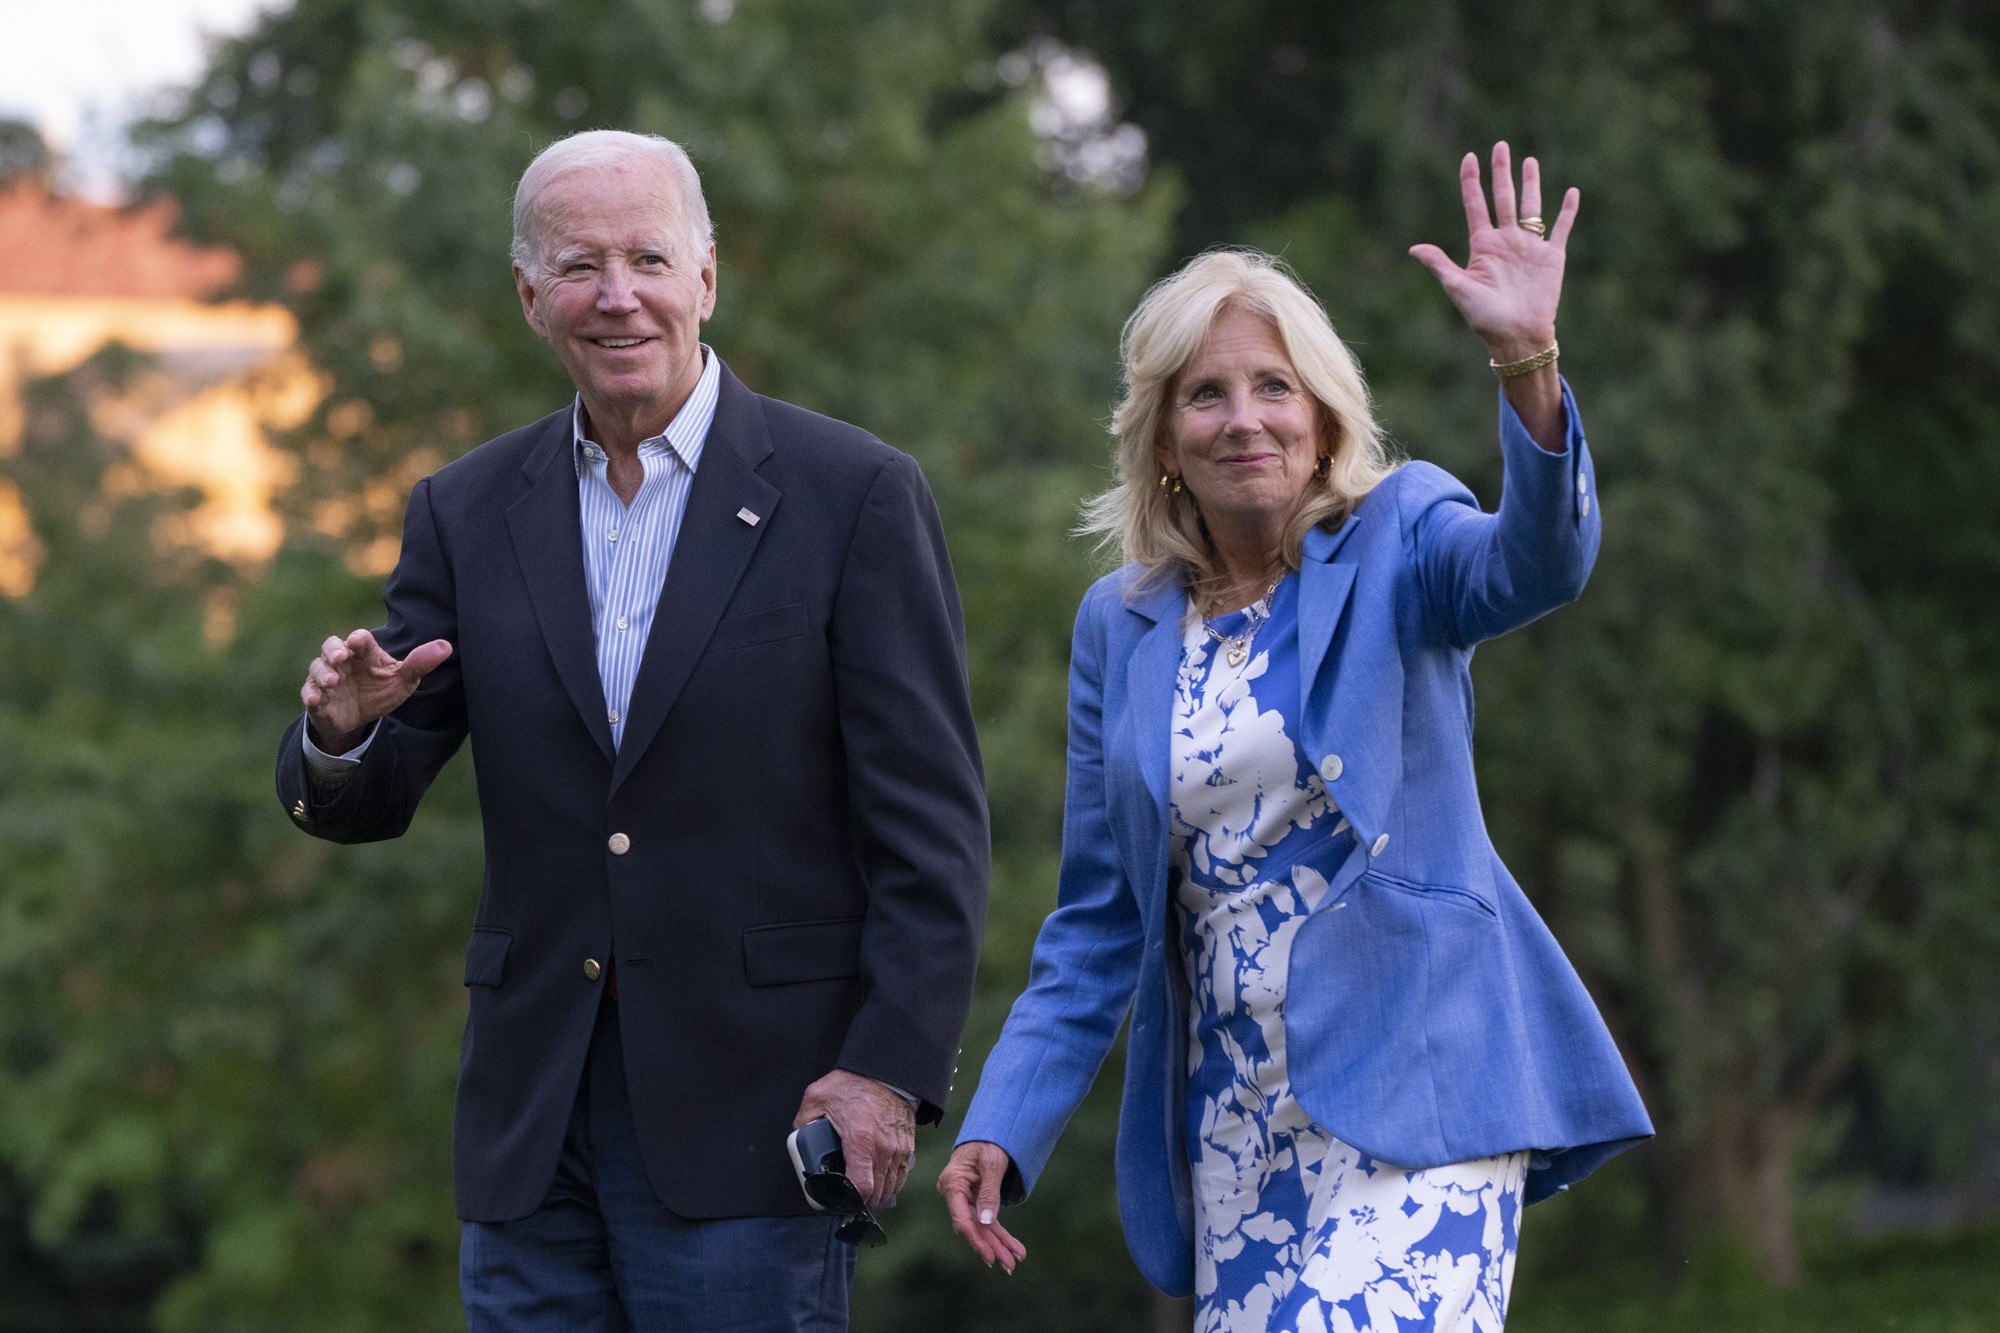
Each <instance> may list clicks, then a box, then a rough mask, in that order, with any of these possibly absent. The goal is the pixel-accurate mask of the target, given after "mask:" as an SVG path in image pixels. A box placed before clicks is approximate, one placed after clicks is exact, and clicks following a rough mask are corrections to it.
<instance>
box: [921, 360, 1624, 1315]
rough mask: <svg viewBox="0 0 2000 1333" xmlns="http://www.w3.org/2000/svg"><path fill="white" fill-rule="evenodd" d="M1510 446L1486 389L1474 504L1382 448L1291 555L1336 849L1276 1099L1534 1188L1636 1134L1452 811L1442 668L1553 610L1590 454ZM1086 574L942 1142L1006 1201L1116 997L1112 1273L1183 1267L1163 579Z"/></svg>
mask: <svg viewBox="0 0 2000 1333" xmlns="http://www.w3.org/2000/svg"><path fill="white" fill-rule="evenodd" d="M1564 398H1565V403H1566V406H1567V407H1568V409H1569V421H1570V434H1569V439H1568V442H1567V448H1566V449H1565V451H1564V452H1563V453H1561V454H1551V453H1548V452H1546V451H1544V450H1542V449H1540V448H1538V447H1537V446H1536V445H1535V443H1534V441H1533V440H1532V439H1531V438H1530V437H1529V435H1528V434H1527V432H1526V430H1525V429H1523V428H1522V426H1521V424H1520V419H1519V418H1518V417H1517V416H1515V414H1514V412H1513V410H1512V408H1511V407H1509V406H1508V405H1507V404H1506V401H1505V399H1504V398H1503V399H1502V400H1501V414H1502V428H1501V437H1500V439H1501V451H1502V455H1503V458H1504V462H1505V468H1506V482H1505V487H1504V492H1503V494H1502V498H1501V502H1500V508H1499V511H1498V513H1497V514H1485V513H1482V512H1480V510H1479V508H1478V505H1477V502H1476V501H1475V500H1474V499H1473V497H1472V495H1471V493H1470V492H1468V491H1467V490H1466V489H1465V488H1464V487H1463V486H1461V485H1460V484H1459V483H1458V482H1456V481H1454V480H1453V479H1452V478H1451V477H1450V476H1449V475H1448V474H1446V473H1445V472H1443V471H1441V470H1440V469H1438V468H1436V467H1433V466H1432V465H1430V464H1428V463H1408V464H1405V465H1404V466H1403V467H1401V468H1399V469H1398V470H1397V471H1395V472H1394V473H1393V474H1391V475H1390V476H1389V477H1388V478H1387V479H1386V480H1384V481H1383V482H1382V483H1381V484H1380V485H1379V486H1378V487H1376V489H1375V490H1374V491H1373V492H1372V493H1371V494H1370V495H1369V496H1368V497H1367V498H1366V499H1364V500H1363V501H1362V503H1361V504H1360V505H1359V506H1357V508H1356V510H1355V512H1354V513H1353V514H1352V515H1351V516H1350V517H1349V518H1348V520H1347V521H1346V523H1344V524H1343V525H1342V526H1341V527H1340V528H1339V529H1338V530H1337V531H1326V530H1324V529H1321V530H1316V531H1314V532H1312V533H1310V534H1308V536H1307V538H1306V543H1305V552H1304V563H1303V567H1302V568H1301V570H1300V572H1299V579H1300V588H1299V667H1300V686H1301V690H1302V693H1303V696H1304V697H1303V698H1301V699H1300V701H1299V714H1298V717H1299V719H1300V721H1299V723H1298V725H1299V727H1300V730H1299V733H1298V735H1299V739H1300V741H1301V742H1302V744H1303V745H1304V747H1305V750H1306V753H1307V754H1308V755H1311V756H1313V757H1315V759H1316V761H1317V763H1318V766H1319V772H1320V776H1321V778H1322V779H1323V780H1324V781H1325V783H1326V788H1327V791H1328V792H1329V793H1330V794H1331V795H1332V797H1333V798H1334V800H1335V801H1336V802H1338V803H1339V806H1340V809H1341V812H1342V813H1343V814H1344V815H1345V816H1346V817H1347V819H1348V821H1349V822H1350V823H1351V824H1352V825H1353V828H1354V832H1355V834H1356V839H1357V841H1356V842H1354V843H1353V844H1345V843H1344V842H1343V845H1351V846H1352V847H1353V851H1352V853H1351V854H1349V855H1348V856H1346V857H1345V859H1344V860H1343V861H1342V862H1341V863H1340V864H1338V865H1328V866H1324V867H1320V869H1321V870H1322V871H1323V873H1325V874H1326V875H1327V877H1328V880H1329V887H1328V889H1327V892H1326V895H1325V897H1324V898H1323V899H1322V900H1321V902H1320V905H1319V907H1318V908H1317V909H1316V910H1315V912H1314V914H1313V916H1312V918H1311V919H1310V920H1309V921H1307V922H1306V924H1305V925H1304V926H1302V927H1301V928H1300V930H1299V932H1298V934H1297V936H1296V937H1295V939H1294V941H1293V944H1292V952H1291V971H1290V982H1289V989H1288V992H1287V995H1286V999H1285V1034H1286V1042H1287V1050H1288V1056H1289V1064H1290V1071H1291V1078H1292V1085H1293V1089H1294V1091H1295V1093H1296V1095H1297V1096H1298V1099H1299V1102H1300V1104H1301V1105H1302V1106H1303V1107H1304V1108H1305V1110H1306V1111H1307V1113H1308V1114H1310V1115H1311V1116H1312V1117H1313V1119H1314V1120H1315V1121H1316V1122H1318V1123H1319V1124H1320V1125H1321V1126H1323V1127H1324V1128H1325V1129H1327V1130H1328V1131H1329V1132H1331V1133H1332V1134H1334V1135H1335V1136H1337V1137H1338V1138H1340V1139H1342V1140H1344V1141H1345V1142H1347V1143H1349V1144H1352V1145H1353V1146H1354V1147H1356V1148H1359V1149H1361V1150H1362V1151H1363V1152H1366V1153H1368V1154H1370V1155H1371V1156H1373V1157H1375V1158H1378V1159H1379V1160H1381V1161H1384V1162H1388V1163H1393V1164H1395V1165H1398V1166H1403V1167H1412V1168H1415V1167H1430V1166H1442V1165H1445V1164H1447V1163H1451V1162H1459V1161H1469V1160H1473V1159H1477V1158H1481V1157H1490V1156H1495V1155H1497V1154H1500V1153H1507V1152H1514V1151H1518V1150H1523V1149H1527V1150H1532V1152H1533V1156H1532V1158H1531V1160H1530V1169H1529V1173H1528V1186H1527V1196H1528V1199H1529V1201H1530V1202H1534V1201H1535V1200H1538V1199H1541V1198H1545V1197H1547V1195H1548V1194H1549V1193H1551V1192H1552V1191H1554V1190H1556V1189H1560V1188H1563V1187H1565V1186H1566V1185H1567V1184H1568V1183H1569V1182H1571V1181H1574V1180H1576V1179H1578V1178H1580V1177H1582V1176H1583V1175H1585V1174H1587V1173H1588V1172H1590V1171H1591V1170H1593V1169H1594V1168H1595V1167H1597V1165H1598V1164H1600V1163H1601V1162H1603V1161H1605V1160H1606V1159H1607V1158H1609V1157H1611V1156H1612V1155H1613V1154H1615V1153H1617V1152H1619V1151H1620V1150H1622V1149H1624V1148H1626V1147H1629V1146H1630V1145H1631V1144H1633V1143H1635V1142H1637V1141H1638V1140H1640V1139H1641V1138H1644V1137H1645V1136H1647V1135H1649V1134H1650V1133H1651V1132H1652V1125H1651V1123H1650V1122H1649V1121H1648V1120H1647V1118H1646V1112H1645V1108H1644V1107H1643V1106H1642V1105H1641V1104H1640V1101H1639V1097H1638V1093H1637V1091H1636V1089H1635V1088H1634V1087H1633V1085H1632V1081H1631V1078H1630V1076H1629V1075H1628V1074H1627V1073H1626V1070H1625V1066H1624V1063H1623V1061H1622V1060H1621V1059H1620V1057H1619V1054H1618V1051H1617V1048H1616V1047H1615V1046H1614V1045H1613V1044H1612V1040H1611V1036H1610V1034H1609V1033H1608V1032H1607V1031H1606V1029H1605V1026H1604V1023H1603V1020H1602V1019H1601V1018H1600V1017H1599V1015H1598V1012H1597V1009H1596V1007H1595V1005H1593V1004H1592V1002H1591V999H1590V996H1589V995H1588V994H1587V993H1586V992H1585V990H1584V988H1583V985H1582V983H1581V982H1580V981H1579V980H1578V978H1577V976H1576V973H1575V971H1574V970H1573V969H1572V968H1571V967H1570V965H1569V962H1568V960H1566V959H1565V958H1564V957H1563V955H1562V951H1561V950H1560V948H1558V947H1557V945H1556V942H1555V940H1554V938H1553V937H1552V936H1551V935H1550V934H1549V931H1548V928H1547V927H1546V926H1545V925H1543V923H1542V920H1541V918H1540V917H1539V916H1538V915H1537V914H1536V912H1535V909H1534V908H1533V907H1532V906H1531V905H1530V904H1529V902H1528V900H1527V898H1526V897H1525V896H1524V895H1523V894H1522V892H1521V890H1520V888H1519V886H1518V885H1516V884H1515V882H1514V880H1513V878H1512V876H1510V875H1509V874H1508V873H1507V868H1506V867H1505V866H1504V865H1502V864H1501V863H1500V858H1499V857H1498V856H1497V855H1496V854H1495V852H1494V850H1493V845H1492V843H1491V841H1490V840H1489V839H1488V837H1487V833H1486V827H1485V823H1484V821H1483V819H1482V817H1481V814H1480V809H1479V796H1478V792H1477V790H1476V787H1475V784H1474V779H1473V765H1472V685H1471V677H1470V674H1469V672H1468V667H1469V664H1470V661H1471V657H1472V649H1473V646H1474V645H1475V644H1477V643H1478V642H1479V641H1481V640H1482V639H1488V638H1492V637H1493V636H1495V635H1497V634H1503V633H1505V632H1506V631H1508V630H1510V629H1513V628H1515V627H1516V626H1519V625H1522V624H1525V623H1527V622H1528V621H1530V620H1533V619H1534V618H1535V617H1537V616H1539V615H1541V614H1542V613H1544V612H1546V611H1548V610H1550V609H1551V608H1553V607H1555V606H1558V605H1560V604H1562V603H1564V602H1567V601H1570V600H1573V599H1574V598H1575V597H1576V596H1577V595H1578V594H1579V593H1580V592H1581V591H1582V589H1583V584H1584V580H1585V578H1586V577H1587V575H1588V573H1589V571H1590V567H1591V564H1592V562H1593V560H1594V559H1595V557H1596V553H1597V546H1598V539H1599V535H1600V529H1599V515H1598V510H1597V506H1596V503H1595V497H1594V481H1593V476H1592V471H1591V465H1590V454H1589V451H1588V449H1587V448H1586V446H1585V443H1584V439H1583V432H1582V428H1581V425H1580V424H1579V418H1578V416H1577V414H1576V406H1575V403H1574V402H1572V401H1569V397H1568V390H1567V387H1565V390H1564ZM1135 581H1136V570H1135V569H1134V568H1133V567H1129V566H1128V567H1127V568H1125V569H1122V570H1120V571H1118V572H1117V573H1115V574H1112V575H1110V576H1109V577H1107V578H1105V579H1103V580H1100V581H1099V582H1098V583H1097V585H1096V586H1094V587H1093V588H1092V589H1091V590H1090V592H1089V593H1088V594H1086V596H1085V597H1084V601H1083V606H1082V609H1081V610H1080V611H1079V612H1078V614H1077V621H1076V635H1075V640H1074V645H1073V648H1072V652H1071V660H1070V723H1069V725H1070V736H1069V785H1068V795H1067V801H1066V805H1065V807H1064V827H1063V858H1062V869H1061V881H1060V886H1059V897H1058V905H1057V908H1056V910H1055V912H1054V913H1052V914H1051V915H1050V917H1049V918H1048V921H1047V922H1046V924H1045V925H1044V926H1043V928H1042V933H1041V936H1040V938H1039V939H1038V940H1037V942H1036V945H1035V954H1034V962H1033V971H1032V976H1031V979H1030V982H1029V986H1028V989H1027V991H1026V992H1025V993H1024V994H1023V995H1022V996H1021V998H1020V1000H1019V1001H1017V1002H1016V1003H1015V1005H1014V1008H1013V1010H1012V1012H1011V1013H1010V1014H1009V1016H1008V1019H1007V1023H1006V1027H1005V1028H1004V1030H1003V1031H1002V1033H1001V1036H1000V1040H999V1042H998V1043H997V1044H996V1045H995V1047H994V1049H993V1053H992V1055H991V1056H990V1057H989V1058H988V1060H987V1062H986V1068H985V1072H984V1074H983V1075H982V1076H981V1079H980V1085H979V1091H978V1093H977V1094H976V1095H975V1097H974V1098H973V1102H972V1106H971V1109H970V1110H969V1111H968V1113H967V1116H966V1120H965V1124H964V1126H963V1128H962V1129H961V1131H960V1134H959V1141H960V1142H966V1141H969V1140H975V1139H980V1140H986V1141H989V1142H993V1143H997V1144H999V1145H1000V1146H1001V1147H1002V1148H1004V1149H1006V1151H1007V1154H1008V1156H1009V1157H1010V1158H1012V1159H1013V1165H1014V1168H1015V1170H1013V1171H1010V1172H1009V1174H1008V1185H1007V1189H1006V1191H1005V1193H1006V1197H1007V1199H1008V1201H1009V1202H1014V1201H1016V1200H1018V1199H1019V1198H1020V1197H1022V1196H1023V1195H1025V1193H1026V1192H1027V1191H1028V1190H1030V1189H1032V1188H1033V1186H1034V1182H1035V1179H1036V1178H1037V1176H1038V1175H1039V1174H1040V1173H1041V1170H1042V1168H1043V1166H1044V1165H1045V1164H1046V1162H1047V1161H1048V1157H1049V1153H1050V1151H1051V1150H1052V1149H1053V1148H1054V1146H1055V1142H1056V1138H1057V1136H1058V1135H1059V1134H1060V1133H1061V1131H1062V1127H1063V1125H1064V1123H1065V1122H1066V1121H1067V1120H1068V1119H1069V1116H1070V1113H1071V1112H1072V1111H1073V1110H1074V1109H1075V1108H1076V1105H1077V1103H1078V1102H1079V1101H1081V1100H1082V1097H1083V1094H1084V1093H1085V1092H1086V1091H1087V1090H1088V1088H1089V1086H1090V1083H1091V1080H1092V1079H1093V1078H1094V1077H1095V1076H1096V1073H1097V1070H1098V1067H1099V1065H1100V1064H1101V1063H1102V1062H1103V1059H1104V1056H1105V1054H1106V1052H1107V1051H1108V1050H1109V1049H1110V1047H1111V1043H1112V1040H1113V1039H1114V1038H1115V1037H1116V1035H1117V1032H1118V1029H1119V1027H1120V1025H1121V1024H1122V1023H1123V1022H1124V1019H1125V1016H1126V1013H1127V1010H1128V1008H1129V1009H1130V1011H1131V1015H1132V1034H1131V1039H1130V1045H1129V1049H1128V1051H1127V1055H1126V1066H1125V1091H1124V1101H1123V1106H1122V1109H1121V1112H1120V1118H1119V1132H1118V1168H1117V1171H1118V1199H1119V1210H1120V1213H1121V1214H1122V1217H1123V1221H1124V1225H1125V1235H1126V1240H1127V1243H1128V1244H1129V1245H1130V1246H1131V1249H1132V1253H1133V1257H1134V1258H1135V1259H1136V1260H1137V1262H1138V1265H1139V1268H1140V1271H1141V1272H1143V1273H1144V1274H1145V1276H1146V1277H1147V1278H1148V1280H1150V1281H1151V1282H1152V1283H1153V1284H1154V1285H1156V1286H1158V1287H1160V1288H1161V1289H1163V1290H1165V1291H1168V1292H1173V1293H1176V1294H1185V1293H1186V1292H1188V1291H1189V1290H1191V1289H1192V1286H1193V1280H1194V1270H1193V1261H1194V1238H1193V1198H1192V1194H1191V1192H1190V1185H1189V1172H1188V1163H1187V1154H1186V1149H1185V1147H1184V1146H1183V1140H1182V1132H1183V1127H1182V1121H1183V1116H1184V1109H1183V1103H1184V1089H1185V1084H1186V1071H1187V1024H1188V1016H1187V1015H1188V996H1187V991H1186V983H1185V981H1184V979H1183V972H1182V968H1181V965H1180V959H1179V953H1178V948H1179V946H1178V943H1177V941H1178V938H1179V932H1178V925H1177V922H1176V919H1175V909H1174V907H1173V902H1172V898H1171V896H1170V893H1169V887H1168V879H1167V852H1168V846H1167V808H1168V805H1167V803H1168V795H1169V793H1168V777H1167V775H1168V736H1169V731H1170V729H1171V709H1172V705H1173V693H1174V680H1175V674H1176V671H1177V668H1178V666H1179V663H1180V654H1181V630H1182V625H1183V623H1184V621H1183V616H1184V615H1185V612H1186V606H1187V602H1186V596H1185V593H1184V592H1183V590H1182V589H1181V588H1179V587H1177V586H1166V587H1160V588H1155V589H1153V590H1151V591H1147V592H1138V593H1135V592H1134V584H1135Z"/></svg>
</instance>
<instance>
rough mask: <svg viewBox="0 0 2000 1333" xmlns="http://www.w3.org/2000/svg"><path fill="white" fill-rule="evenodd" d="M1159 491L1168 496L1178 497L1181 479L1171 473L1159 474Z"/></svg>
mask: <svg viewBox="0 0 2000 1333" xmlns="http://www.w3.org/2000/svg"><path fill="white" fill-rule="evenodd" d="M1160 489H1161V490H1163V491H1165V492H1166V493H1167V494H1168V495H1179V494H1180V493H1181V479H1180V478H1179V477H1176V476H1175V475H1173V474H1172V473H1171V472H1162V473H1161V474H1160Z"/></svg>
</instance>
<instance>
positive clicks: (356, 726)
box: [299, 629, 451, 754]
mask: <svg viewBox="0 0 2000 1333" xmlns="http://www.w3.org/2000/svg"><path fill="white" fill-rule="evenodd" d="M450 656H451V645H450V644H449V643H447V642H445V641H444V640H443V639H432V640H431V641H430V642H429V643H426V644H422V645H420V646H419V647H416V648H413V649H411V650H410V655H409V656H408V657H405V658H404V659H403V660H402V661H400V662H399V661H397V660H396V659H395V658H393V657H391V656H389V654H388V653H386V652H384V651H382V645H381V644H379V643H377V642H375V636H374V635H373V634H371V633H369V632H368V631H367V630H365V629H358V630H355V631H354V632H353V633H352V634H349V635H348V636H347V637H346V638H344V639H338V638H330V639H328V640H327V641H326V642H325V643H323V644H321V645H320V649H319V656H318V657H315V658H314V659H313V661H312V665H311V666H309V667H307V668H306V683H305V684H304V685H302V686H300V687H299V698H300V700H301V701H303V702H304V704H305V706H306V722H307V724H308V725H309V726H310V727H311V728H312V740H313V744H315V745H317V746H318V747H319V748H320V749H322V750H324V751H326V752H327V753H328V754H341V753H343V752H345V751H347V750H351V749H353V748H354V747H355V746H357V745H359V744H360V743H361V741H362V739H363V737H364V736H365V734H366V733H367V730H368V728H369V727H371V726H373V725H375V723H376V722H377V721H378V720H379V719H381V718H384V717H387V716H388V715H389V714H390V713H393V712H395V711H396V708H397V706H398V705H400V704H401V703H402V702H403V700H405V699H407V698H409V697H410V696H411V695H412V694H414V693H416V690H417V683H418V682H419V681H421V680H422V679H423V678H424V677H425V676H428V675H429V674H430V673H431V672H433V671H435V670H436V669H437V668H438V665H439V664H440V663H442V662H443V661H444V660H445V659H446V658H447V657H450Z"/></svg>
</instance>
